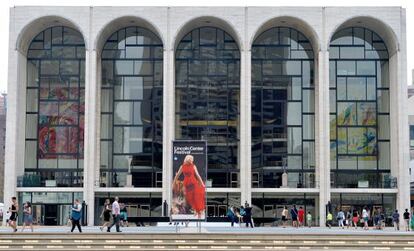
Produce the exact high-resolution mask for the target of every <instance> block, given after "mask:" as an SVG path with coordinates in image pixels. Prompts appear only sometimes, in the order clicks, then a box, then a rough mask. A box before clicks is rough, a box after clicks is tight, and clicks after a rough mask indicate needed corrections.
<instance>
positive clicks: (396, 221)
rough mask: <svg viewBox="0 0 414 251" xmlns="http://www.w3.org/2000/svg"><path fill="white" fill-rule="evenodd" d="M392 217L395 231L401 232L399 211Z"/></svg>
mask: <svg viewBox="0 0 414 251" xmlns="http://www.w3.org/2000/svg"><path fill="white" fill-rule="evenodd" d="M391 217H392V223H393V224H394V230H396V231H400V214H399V213H398V210H395V211H394V213H392V215H391Z"/></svg>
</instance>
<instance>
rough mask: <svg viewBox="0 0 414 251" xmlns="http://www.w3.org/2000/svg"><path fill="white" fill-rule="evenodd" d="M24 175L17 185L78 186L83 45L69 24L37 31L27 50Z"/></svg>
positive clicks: (80, 158)
mask: <svg viewBox="0 0 414 251" xmlns="http://www.w3.org/2000/svg"><path fill="white" fill-rule="evenodd" d="M26 93H27V96H26V141H25V161H24V176H22V177H18V186H26V187H34V186H35V187H40V186H54V187H56V186H58V187H77V186H82V184H83V152H84V150H83V148H84V144H83V141H84V138H83V137H84V120H85V118H84V112H85V44H84V41H83V37H82V35H81V34H80V33H79V32H78V31H76V30H74V29H71V28H68V27H62V26H56V27H51V28H48V29H46V30H44V31H42V32H41V33H39V34H38V35H37V36H36V37H35V38H34V39H33V40H32V42H31V44H30V46H29V50H28V53H27V89H26Z"/></svg>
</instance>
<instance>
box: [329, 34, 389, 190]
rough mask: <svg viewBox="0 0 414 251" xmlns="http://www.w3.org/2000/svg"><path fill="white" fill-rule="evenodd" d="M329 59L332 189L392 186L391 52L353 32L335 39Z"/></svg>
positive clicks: (374, 39)
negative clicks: (389, 62)
mask: <svg viewBox="0 0 414 251" xmlns="http://www.w3.org/2000/svg"><path fill="white" fill-rule="evenodd" d="M329 55H330V64H329V68H330V73H329V77H330V81H329V83H330V127H331V128H330V138H331V146H330V148H331V180H332V182H333V187H338V188H356V187H361V188H363V187H370V188H389V187H392V186H394V183H395V182H393V181H392V180H393V179H392V178H391V177H390V105H389V103H390V102H389V95H390V91H389V64H388V51H387V47H386V46H385V43H384V41H383V40H382V39H381V38H380V37H379V36H378V35H377V34H376V33H375V32H373V31H371V30H369V29H366V28H361V27H351V28H346V29H343V30H340V31H338V32H337V33H336V34H335V35H334V36H333V38H332V41H331V44H330V49H329Z"/></svg>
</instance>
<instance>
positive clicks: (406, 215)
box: [403, 209, 410, 231]
mask: <svg viewBox="0 0 414 251" xmlns="http://www.w3.org/2000/svg"><path fill="white" fill-rule="evenodd" d="M403 218H404V224H405V231H410V213H409V212H408V209H405V212H404V214H403Z"/></svg>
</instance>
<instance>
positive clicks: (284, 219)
mask: <svg viewBox="0 0 414 251" xmlns="http://www.w3.org/2000/svg"><path fill="white" fill-rule="evenodd" d="M288 214H289V212H288V209H287V206H284V207H283V210H282V225H283V227H284V228H285V227H286V224H287V221H288Z"/></svg>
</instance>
